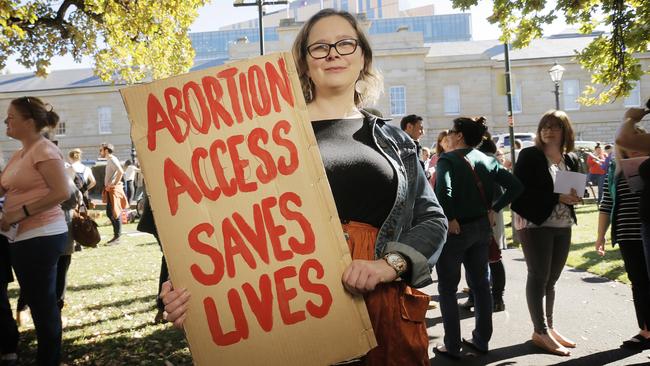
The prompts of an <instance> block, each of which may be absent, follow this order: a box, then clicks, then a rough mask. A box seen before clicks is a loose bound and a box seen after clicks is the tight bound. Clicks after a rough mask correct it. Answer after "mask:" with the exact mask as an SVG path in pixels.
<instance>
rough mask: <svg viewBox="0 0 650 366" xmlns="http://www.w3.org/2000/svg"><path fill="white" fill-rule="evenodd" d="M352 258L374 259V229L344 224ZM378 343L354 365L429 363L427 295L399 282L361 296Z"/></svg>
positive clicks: (385, 284)
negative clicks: (426, 320)
mask: <svg viewBox="0 0 650 366" xmlns="http://www.w3.org/2000/svg"><path fill="white" fill-rule="evenodd" d="M343 231H344V232H345V233H346V236H347V240H348V246H349V247H350V253H351V254H352V259H365V260H374V259H375V241H376V240H377V232H378V231H379V230H378V229H377V228H375V227H373V226H371V225H368V224H364V223H360V222H354V221H350V222H348V223H345V224H343ZM364 298H365V300H366V307H367V308H368V314H369V315H370V322H371V323H372V329H373V330H374V332H375V337H376V338H377V343H378V346H377V347H375V348H373V349H372V350H371V351H370V352H368V354H367V355H366V356H365V357H364V358H363V360H362V361H361V362H359V363H357V365H369V366H379V365H387V366H388V365H391V366H392V365H395V366H405V365H409V366H411V365H413V366H417V365H422V366H424V365H429V354H428V347H429V337H428V336H427V327H426V323H425V321H424V317H425V315H426V312H427V307H428V305H429V296H428V295H426V294H424V293H422V292H420V291H418V290H416V289H413V288H411V287H409V286H408V285H406V283H404V282H402V281H394V282H391V283H384V284H380V285H379V286H377V287H376V288H375V290H374V291H372V292H370V293H368V294H366V295H365V296H364Z"/></svg>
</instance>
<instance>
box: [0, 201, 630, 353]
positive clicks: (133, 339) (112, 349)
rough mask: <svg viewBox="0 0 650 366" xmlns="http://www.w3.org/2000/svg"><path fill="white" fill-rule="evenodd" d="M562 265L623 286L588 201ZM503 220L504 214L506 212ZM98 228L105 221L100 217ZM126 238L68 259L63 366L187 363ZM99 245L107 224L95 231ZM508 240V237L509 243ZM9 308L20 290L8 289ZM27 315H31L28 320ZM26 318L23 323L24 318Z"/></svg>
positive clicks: (141, 246)
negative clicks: (599, 245) (603, 251)
mask: <svg viewBox="0 0 650 366" xmlns="http://www.w3.org/2000/svg"><path fill="white" fill-rule="evenodd" d="M577 212H578V222H579V225H578V226H577V227H574V229H573V244H572V247H571V253H570V255H569V261H568V264H569V265H570V266H573V267H577V268H581V269H584V270H587V271H590V272H593V273H596V274H600V275H603V276H606V277H608V278H611V279H615V280H619V281H621V282H625V283H629V281H628V279H627V274H626V273H625V270H624V269H623V261H622V260H621V256H620V253H619V251H618V249H617V248H616V249H614V248H612V247H611V246H608V248H607V250H608V252H607V255H606V256H605V257H599V256H598V255H597V254H596V253H595V251H594V246H593V243H594V240H595V236H596V230H597V216H598V212H597V209H596V206H595V205H594V204H591V205H583V206H580V207H579V208H578V210H577ZM505 217H506V221H509V218H510V214H509V212H506V214H505ZM98 223H99V224H100V225H108V220H106V219H105V218H104V219H98ZM123 231H124V232H125V233H126V236H125V237H124V238H123V239H122V240H121V244H119V245H116V246H109V247H107V246H103V245H100V247H99V248H96V249H84V250H83V251H81V252H77V253H75V254H74V255H73V256H72V264H71V265H70V271H69V277H68V289H67V294H66V307H65V308H64V309H63V318H64V331H63V354H64V357H63V361H64V362H65V363H66V364H68V365H109V366H110V365H167V366H170V365H190V364H191V356H190V353H189V349H188V348H187V343H186V342H185V338H184V336H183V334H182V332H180V331H178V330H176V329H173V328H172V327H171V326H170V325H168V324H154V323H153V319H154V316H155V314H156V307H155V296H156V292H157V286H158V274H159V270H160V258H161V253H160V250H159V248H158V245H157V243H156V242H155V239H154V238H153V236H151V235H148V234H141V233H137V232H136V230H135V224H129V225H124V227H123ZM100 232H101V233H102V237H103V239H102V243H104V242H106V240H107V239H109V238H110V237H111V228H110V226H102V227H100ZM508 240H509V242H510V241H511V240H510V237H509V238H508ZM9 289H10V291H9V296H10V298H11V300H12V306H13V308H14V309H15V302H16V299H17V297H18V286H17V284H16V283H15V282H14V283H12V284H11V285H10V287H9ZM26 318H29V317H26ZM26 318H25V319H26ZM20 332H21V345H20V347H21V351H20V357H21V364H23V365H32V364H35V360H34V355H35V353H36V344H35V333H34V329H33V327H32V325H31V319H29V321H28V322H27V323H25V325H23V326H22V327H21V329H20Z"/></svg>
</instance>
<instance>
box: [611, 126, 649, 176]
mask: <svg viewBox="0 0 650 366" xmlns="http://www.w3.org/2000/svg"><path fill="white" fill-rule="evenodd" d="M644 133H646V130H645V129H644V128H643V127H641V126H634V134H635V135H640V134H644ZM629 152H630V149H626V148H624V147H623V146H621V145H619V144H616V145H615V146H614V162H615V163H616V169H614V176H616V177H617V176H618V175H619V174H621V172H623V168H622V167H621V164H619V160H621V159H627V158H629V155H628V154H629Z"/></svg>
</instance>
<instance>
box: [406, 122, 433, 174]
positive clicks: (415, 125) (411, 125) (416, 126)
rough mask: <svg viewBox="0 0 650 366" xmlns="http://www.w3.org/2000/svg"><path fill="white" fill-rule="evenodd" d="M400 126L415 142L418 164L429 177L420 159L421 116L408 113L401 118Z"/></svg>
mask: <svg viewBox="0 0 650 366" xmlns="http://www.w3.org/2000/svg"><path fill="white" fill-rule="evenodd" d="M400 127H401V128H402V131H404V132H406V134H407V135H409V136H410V137H411V139H413V142H415V147H416V153H417V154H418V160H420V165H422V169H423V170H424V174H425V175H426V176H427V179H429V178H431V176H430V173H429V172H427V170H426V169H425V168H424V161H423V160H422V154H421V152H422V146H420V137H422V135H424V126H423V124H422V117H420V116H418V115H416V114H409V115H408V116H406V117H404V118H402V121H401V122H400Z"/></svg>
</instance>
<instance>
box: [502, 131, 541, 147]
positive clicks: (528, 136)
mask: <svg viewBox="0 0 650 366" xmlns="http://www.w3.org/2000/svg"><path fill="white" fill-rule="evenodd" d="M515 140H520V141H521V148H522V149H523V148H525V147H528V146H533V145H535V134H534V133H532V132H517V133H515ZM492 141H494V143H495V144H496V145H497V148H499V149H506V150H510V134H509V133H502V134H498V135H494V136H492Z"/></svg>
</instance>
